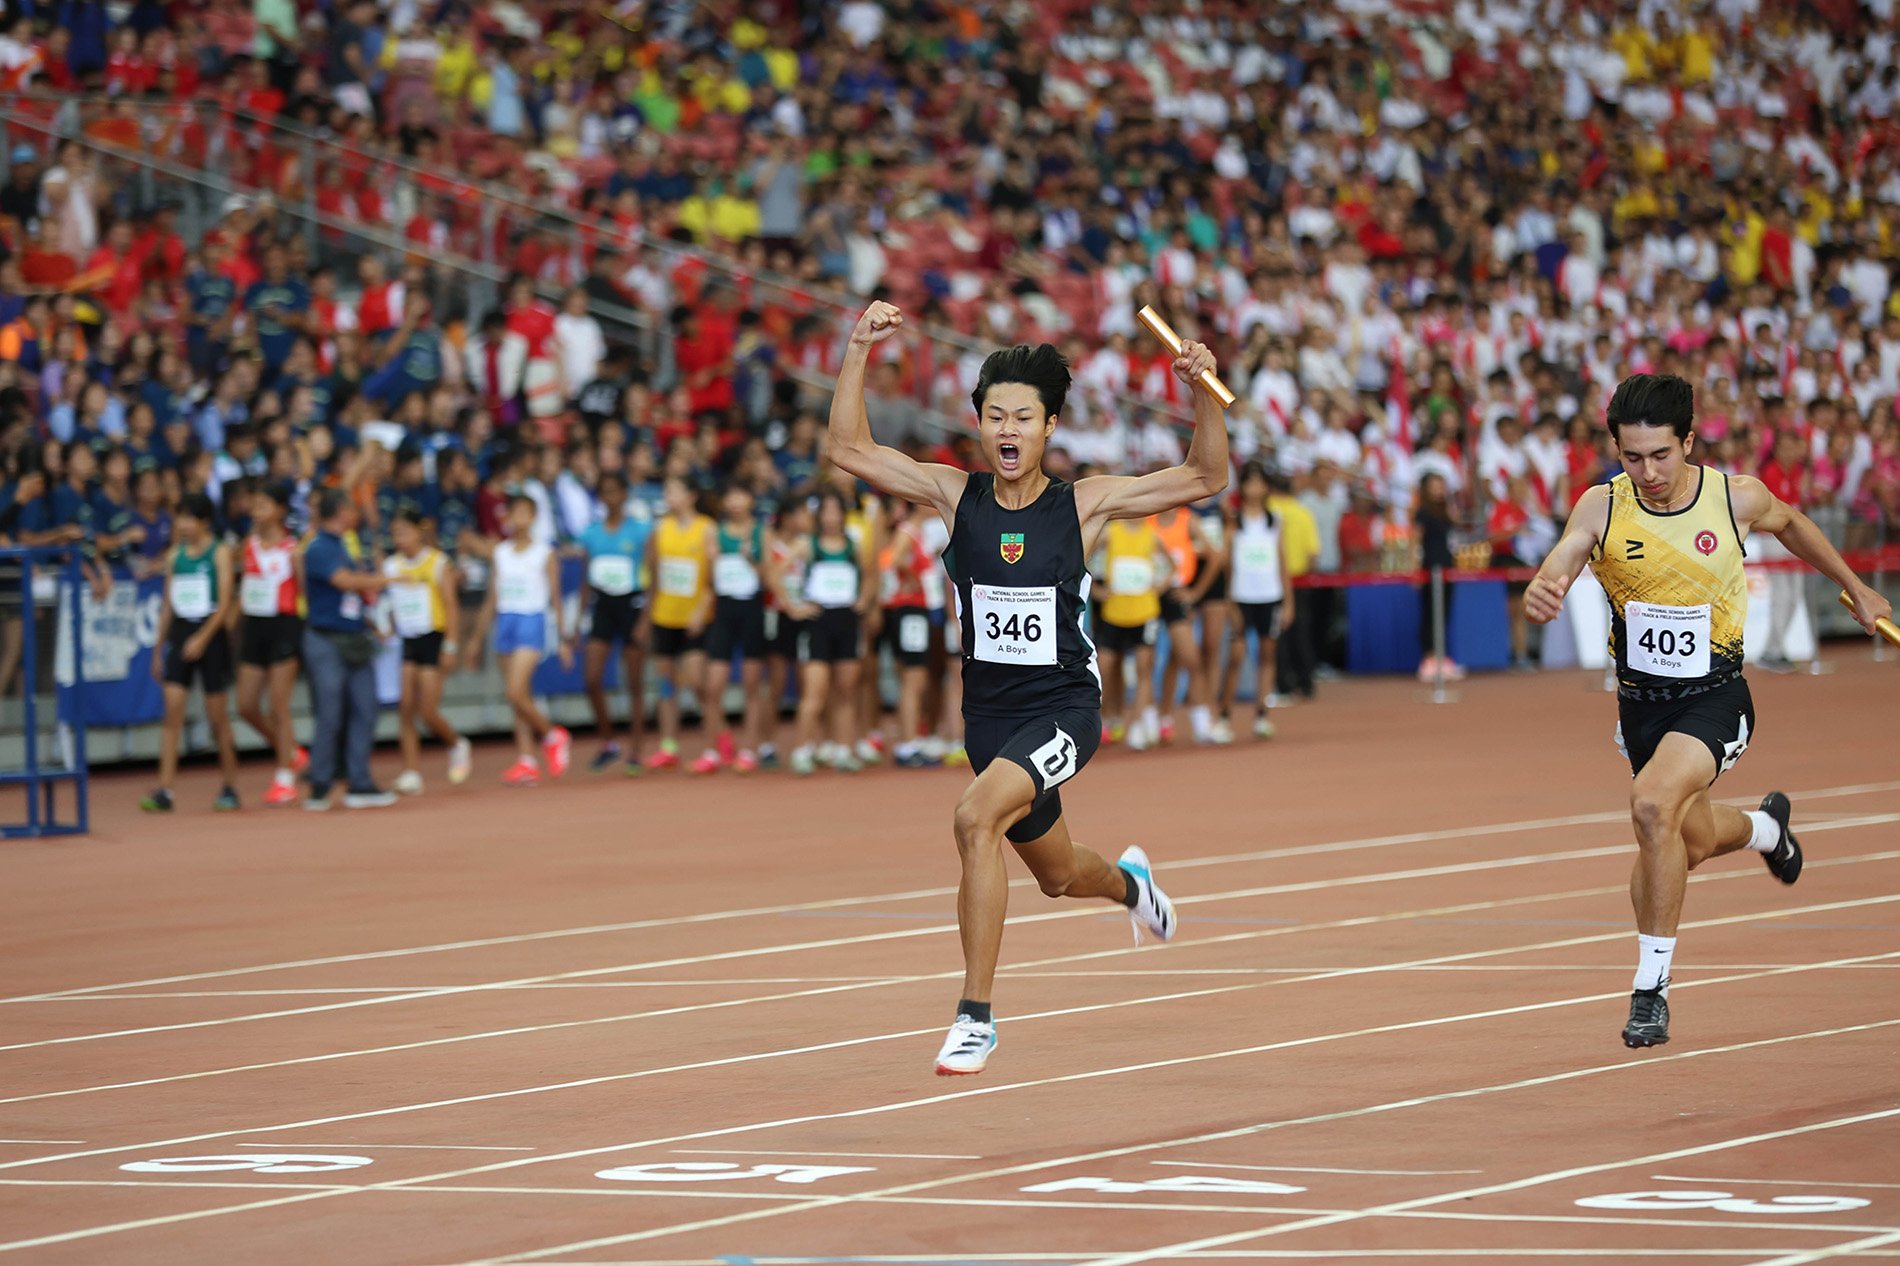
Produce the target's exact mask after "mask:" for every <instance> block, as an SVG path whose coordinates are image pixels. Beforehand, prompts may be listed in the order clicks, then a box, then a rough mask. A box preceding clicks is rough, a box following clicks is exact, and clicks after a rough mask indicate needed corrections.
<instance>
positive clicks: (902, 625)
mask: <svg viewBox="0 0 1900 1266" xmlns="http://www.w3.org/2000/svg"><path fill="white" fill-rule="evenodd" d="M878 640H880V641H881V642H883V643H884V644H885V645H886V646H888V647H890V648H891V658H892V659H894V660H896V661H897V664H898V666H899V667H901V668H928V667H929V666H930V648H931V644H932V643H933V642H935V641H936V640H937V628H936V626H935V625H934V624H932V623H931V622H930V612H929V611H927V610H925V609H924V608H923V607H886V608H884V629H883V632H882V633H881V634H880V635H879V639H878Z"/></svg>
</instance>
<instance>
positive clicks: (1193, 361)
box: [1174, 339, 1215, 387]
mask: <svg viewBox="0 0 1900 1266" xmlns="http://www.w3.org/2000/svg"><path fill="white" fill-rule="evenodd" d="M1214 367H1215V366H1214V353H1213V352H1212V351H1210V350H1208V347H1207V344H1205V343H1196V342H1194V341H1193V340H1192V339H1187V340H1183V342H1182V343H1181V354H1180V355H1179V356H1177V357H1175V358H1174V376H1175V377H1176V378H1179V379H1180V380H1181V381H1182V382H1183V383H1185V384H1187V385H1188V386H1190V387H1192V386H1193V385H1194V384H1195V383H1197V382H1199V381H1200V379H1201V374H1202V373H1203V372H1204V371H1206V370H1210V369H1213V368H1214Z"/></svg>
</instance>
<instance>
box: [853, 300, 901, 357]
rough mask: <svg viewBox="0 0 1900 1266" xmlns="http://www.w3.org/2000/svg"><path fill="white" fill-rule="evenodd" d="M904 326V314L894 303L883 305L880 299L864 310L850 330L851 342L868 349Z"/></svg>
mask: <svg viewBox="0 0 1900 1266" xmlns="http://www.w3.org/2000/svg"><path fill="white" fill-rule="evenodd" d="M903 324H904V314H903V312H901V311H900V310H899V309H898V307H897V305H896V304H894V303H885V302H884V301H883V300H882V299H880V300H878V301H877V302H875V303H873V304H872V305H871V306H870V307H868V308H866V309H865V310H864V315H863V316H861V317H859V318H858V323H857V325H855V326H854V327H852V330H851V341H852V342H853V343H862V344H864V345H865V346H866V347H869V346H870V345H871V344H873V343H882V342H883V341H884V340H885V339H887V338H889V337H890V336H891V335H893V334H895V333H897V331H898V330H899V329H900V328H901V327H902V326H903Z"/></svg>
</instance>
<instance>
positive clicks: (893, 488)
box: [832, 444, 969, 512]
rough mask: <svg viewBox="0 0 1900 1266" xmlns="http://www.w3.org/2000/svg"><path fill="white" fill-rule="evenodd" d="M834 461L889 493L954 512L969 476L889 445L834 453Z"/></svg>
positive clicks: (889, 494) (874, 486)
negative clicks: (921, 460)
mask: <svg viewBox="0 0 1900 1266" xmlns="http://www.w3.org/2000/svg"><path fill="white" fill-rule="evenodd" d="M832 461H834V462H836V463H837V464H838V466H839V467H840V468H842V469H843V470H846V471H849V472H850V473H851V474H853V475H856V476H857V477H858V478H859V479H862V480H864V482H866V483H868V484H870V485H871V486H872V487H873V488H876V489H877V490H878V491H879V492H881V493H884V494H885V495H886V496H892V497H902V498H903V499H904V500H906V501H914V502H917V503H919V504H921V505H927V506H934V507H935V508H936V509H937V510H938V511H940V512H941V511H945V510H948V511H951V512H954V511H955V509H956V505H957V500H958V498H960V497H962V495H963V485H964V483H965V482H966V481H967V480H968V479H969V475H968V474H967V473H966V472H964V471H961V470H958V469H957V468H956V467H954V466H945V465H943V464H941V463H939V462H920V461H918V460H917V459H915V458H913V457H910V456H908V455H906V454H904V453H902V452H899V451H898V450H897V449H894V448H892V447H890V446H889V445H887V444H867V445H865V446H864V447H862V448H854V449H850V450H846V451H840V452H838V453H835V454H833V456H832Z"/></svg>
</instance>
